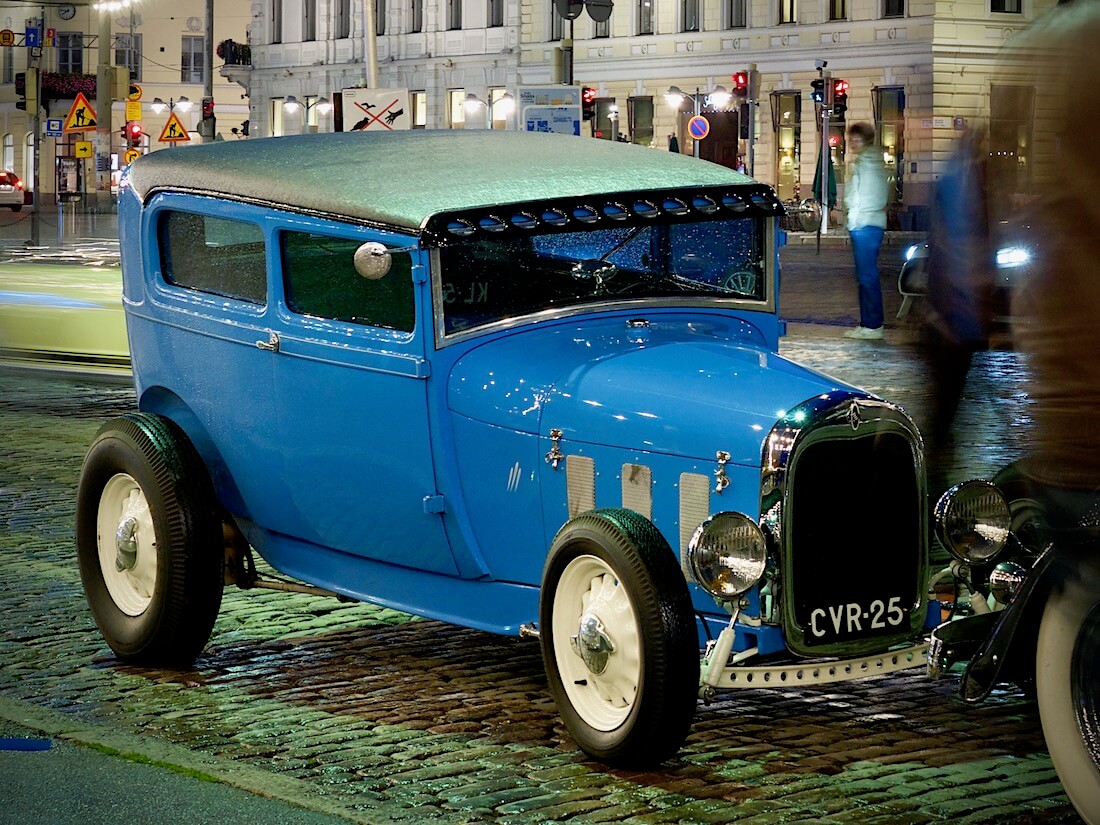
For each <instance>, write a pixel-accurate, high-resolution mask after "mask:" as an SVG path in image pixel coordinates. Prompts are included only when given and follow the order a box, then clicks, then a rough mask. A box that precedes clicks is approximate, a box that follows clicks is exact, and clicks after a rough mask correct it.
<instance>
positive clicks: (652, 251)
mask: <svg viewBox="0 0 1100 825" xmlns="http://www.w3.org/2000/svg"><path fill="white" fill-rule="evenodd" d="M439 257H440V264H441V283H440V287H441V294H440V297H441V299H442V310H443V330H444V333H445V334H451V333H455V332H461V331H464V330H469V329H472V328H475V327H479V326H483V325H486V324H491V323H494V322H497V321H502V320H506V319H509V318H516V317H520V316H524V315H531V314H534V313H538V312H543V311H545V310H550V309H556V308H561V307H570V306H578V305H583V304H591V303H599V304H606V303H608V302H615V301H637V300H654V301H655V302H657V303H685V302H690V303H693V304H698V303H699V301H700V299H702V300H704V301H708V300H712V299H723V300H725V301H729V300H736V301H739V302H744V301H757V302H762V301H764V299H765V297H766V283H765V281H766V279H765V276H764V273H765V270H766V267H765V260H764V223H763V219H761V218H758V217H743V218H734V219H727V220H700V221H696V222H682V223H671V224H654V223H646V224H639V225H622V226H611V227H606V228H599V229H596V228H592V229H587V230H583V231H577V232H555V233H548V234H541V235H540V234H531V235H516V234H514V233H509V234H507V235H500V236H497V237H493V236H485V235H481V236H480V237H478V238H476V239H469V240H462V241H456V242H453V243H451V244H448V245H447V246H444V247H442V248H441V249H440V251H439Z"/></svg>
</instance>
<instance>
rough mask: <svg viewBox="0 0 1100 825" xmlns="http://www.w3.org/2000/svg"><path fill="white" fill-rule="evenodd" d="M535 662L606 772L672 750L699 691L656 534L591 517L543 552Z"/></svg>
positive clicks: (667, 559) (675, 570) (674, 585)
mask: <svg viewBox="0 0 1100 825" xmlns="http://www.w3.org/2000/svg"><path fill="white" fill-rule="evenodd" d="M539 624H540V628H541V634H540V638H541V640H542V651H543V661H544V663H545V665H546V672H547V676H548V679H549V682H550V689H551V691H552V692H553V694H554V700H555V702H556V703H557V705H558V710H559V712H560V713H561V716H562V719H563V721H564V722H565V725H566V728H567V729H568V730H569V733H570V734H571V735H572V736H573V738H574V739H575V740H576V742H577V744H578V745H579V746H580V747H581V749H582V750H584V751H585V752H586V753H588V754H589V755H591V756H594V757H595V758H597V759H600V760H603V761H604V762H608V763H610V764H616V765H623V766H630V767H642V766H647V765H654V764H658V763H660V762H662V761H664V760H665V759H667V758H669V757H671V756H672V755H674V754H675V753H676V751H677V750H679V748H680V745H681V744H682V743H683V741H684V738H685V737H686V736H687V733H688V730H689V729H690V727H691V719H692V716H693V715H694V712H695V703H696V697H697V695H698V690H699V639H698V634H697V631H696V628H695V617H694V613H693V610H692V607H691V600H690V597H689V595H688V590H687V584H686V582H685V581H684V577H683V574H682V573H681V572H680V567H679V564H678V563H677V561H676V557H675V555H674V554H673V553H672V550H671V549H670V548H669V546H668V543H667V542H666V541H665V540H664V537H663V536H661V534H660V532H659V531H658V530H657V529H656V528H655V527H654V526H653V525H652V524H651V523H650V522H649V521H648V520H646V519H644V518H642V517H641V516H639V515H638V514H637V513H634V512H631V511H629V510H593V511H591V512H588V513H584V514H582V515H580V516H578V517H577V518H575V519H573V520H572V521H570V522H569V523H568V524H566V525H565V526H564V527H563V528H562V529H561V531H560V532H559V533H558V535H557V537H556V538H555V540H554V544H553V546H552V547H551V548H550V554H549V556H548V558H547V562H546V569H545V570H544V572H543V580H542V598H541V602H540V605H539Z"/></svg>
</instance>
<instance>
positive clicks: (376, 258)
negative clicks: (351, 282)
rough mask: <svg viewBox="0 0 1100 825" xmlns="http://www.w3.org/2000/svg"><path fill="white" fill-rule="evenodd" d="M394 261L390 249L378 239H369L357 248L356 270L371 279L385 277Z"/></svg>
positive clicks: (375, 279)
mask: <svg viewBox="0 0 1100 825" xmlns="http://www.w3.org/2000/svg"><path fill="white" fill-rule="evenodd" d="M392 262H393V261H392V257H391V256H390V251H389V250H388V249H386V246H385V244H380V243H378V242H377V241H367V242H366V243H365V244H362V245H361V246H360V247H359V248H358V249H356V250H355V271H356V272H358V273H359V274H360V275H361V276H363V277H364V278H366V279H368V280H370V281H377V280H378V279H379V278H382V277H384V276H385V275H386V273H387V272H389V271H390V265H391V264H392Z"/></svg>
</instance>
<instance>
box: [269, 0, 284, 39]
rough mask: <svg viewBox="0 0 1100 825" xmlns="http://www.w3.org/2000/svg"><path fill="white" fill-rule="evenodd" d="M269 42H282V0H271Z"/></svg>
mask: <svg viewBox="0 0 1100 825" xmlns="http://www.w3.org/2000/svg"><path fill="white" fill-rule="evenodd" d="M271 42H272V43H282V42H283V0H271Z"/></svg>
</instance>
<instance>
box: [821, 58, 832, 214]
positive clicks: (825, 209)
mask: <svg viewBox="0 0 1100 825" xmlns="http://www.w3.org/2000/svg"><path fill="white" fill-rule="evenodd" d="M821 77H822V78H823V79H824V80H825V100H824V101H822V104H821V200H820V201H819V203H820V204H821V234H822V235H824V234H826V233H827V232H828V231H829V112H830V110H831V108H832V103H833V101H832V99H831V98H832V94H831V93H830V91H829V90H830V89H831V88H832V83H831V82H830V81H831V75H830V73H829V72H826V71H822V72H821Z"/></svg>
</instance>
